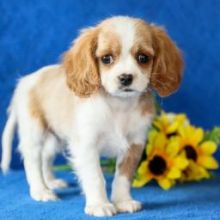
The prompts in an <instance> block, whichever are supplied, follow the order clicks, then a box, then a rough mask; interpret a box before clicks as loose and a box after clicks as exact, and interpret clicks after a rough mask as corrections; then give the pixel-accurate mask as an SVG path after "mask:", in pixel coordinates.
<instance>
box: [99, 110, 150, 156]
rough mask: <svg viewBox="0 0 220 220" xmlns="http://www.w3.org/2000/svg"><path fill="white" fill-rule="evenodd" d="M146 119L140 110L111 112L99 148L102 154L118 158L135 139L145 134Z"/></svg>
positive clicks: (104, 126) (105, 123)
mask: <svg viewBox="0 0 220 220" xmlns="http://www.w3.org/2000/svg"><path fill="white" fill-rule="evenodd" d="M146 126H147V122H146V118H145V117H143V116H141V114H140V112H139V111H138V110H132V111H131V110H129V109H128V110H127V111H125V110H120V109H116V110H113V111H111V113H110V114H109V116H108V117H107V120H105V122H104V124H103V129H102V132H101V135H100V138H99V148H100V150H101V152H102V154H104V155H107V156H116V155H118V154H120V153H121V152H123V151H126V150H127V149H128V147H129V146H130V145H131V144H132V143H133V142H134V141H135V138H136V137H137V136H138V135H140V134H141V133H144V132H145V129H144V128H145V127H146Z"/></svg>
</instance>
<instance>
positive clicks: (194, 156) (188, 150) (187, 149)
mask: <svg viewBox="0 0 220 220" xmlns="http://www.w3.org/2000/svg"><path fill="white" fill-rule="evenodd" d="M184 150H185V152H186V157H187V158H188V159H192V160H194V161H196V160H197V152H196V151H195V149H194V148H193V147H192V146H190V145H186V146H185V147H184Z"/></svg>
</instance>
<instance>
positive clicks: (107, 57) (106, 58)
mask: <svg viewBox="0 0 220 220" xmlns="http://www.w3.org/2000/svg"><path fill="white" fill-rule="evenodd" d="M101 61H102V63H104V64H111V63H112V62H113V57H112V55H111V54H107V55H105V56H103V57H101Z"/></svg>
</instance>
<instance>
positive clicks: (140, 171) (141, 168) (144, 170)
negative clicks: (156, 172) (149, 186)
mask: <svg viewBox="0 0 220 220" xmlns="http://www.w3.org/2000/svg"><path fill="white" fill-rule="evenodd" d="M147 165H148V162H147V161H143V162H142V163H141V165H140V166H139V168H138V174H139V175H141V176H142V175H143V176H145V175H146V173H147V172H148V168H147Z"/></svg>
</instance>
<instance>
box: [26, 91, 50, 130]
mask: <svg viewBox="0 0 220 220" xmlns="http://www.w3.org/2000/svg"><path fill="white" fill-rule="evenodd" d="M29 110H30V114H31V116H32V117H33V118H35V119H36V120H37V121H38V123H39V124H40V126H42V127H43V128H46V127H47V123H46V120H45V117H44V113H43V110H42V108H41V103H40V100H39V99H38V97H37V94H36V91H35V89H32V90H31V91H30V93H29Z"/></svg>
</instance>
